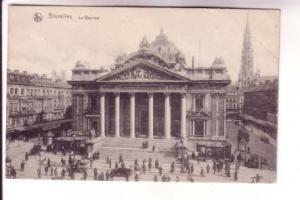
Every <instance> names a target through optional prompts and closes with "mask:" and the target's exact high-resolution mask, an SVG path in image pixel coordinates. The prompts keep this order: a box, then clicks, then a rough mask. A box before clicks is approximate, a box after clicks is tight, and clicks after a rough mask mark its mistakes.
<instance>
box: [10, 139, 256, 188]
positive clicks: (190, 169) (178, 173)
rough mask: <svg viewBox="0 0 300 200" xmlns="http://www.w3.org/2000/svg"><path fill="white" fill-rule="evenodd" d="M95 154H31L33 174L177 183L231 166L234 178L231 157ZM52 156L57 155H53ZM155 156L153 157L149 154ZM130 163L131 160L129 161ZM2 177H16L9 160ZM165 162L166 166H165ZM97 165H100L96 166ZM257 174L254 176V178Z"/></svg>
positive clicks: (226, 174) (228, 172) (224, 173)
mask: <svg viewBox="0 0 300 200" xmlns="http://www.w3.org/2000/svg"><path fill="white" fill-rule="evenodd" d="M148 145H149V144H146V143H143V146H144V147H145V146H148ZM152 152H153V153H154V152H155V146H153V147H152ZM97 153H98V155H97V156H96V157H91V158H90V159H88V160H87V159H85V157H84V156H79V158H78V156H77V158H76V157H75V155H74V154H72V153H69V154H68V155H67V156H66V155H62V156H61V158H60V161H59V162H57V161H56V162H55V161H51V159H50V158H46V157H44V158H43V159H42V158H41V156H40V155H35V156H38V157H39V163H38V166H37V169H36V177H37V178H39V179H41V178H51V179H71V180H74V179H81V180H87V179H93V180H98V181H111V180H114V177H115V176H120V177H124V178H125V180H126V181H129V180H130V179H132V180H134V181H139V180H143V178H144V176H148V178H147V180H149V176H150V177H151V176H152V177H153V179H152V180H153V181H155V182H157V181H161V182H170V181H176V182H179V181H180V178H182V177H185V176H186V180H187V181H190V182H194V181H195V177H206V176H213V175H216V174H217V175H222V176H224V177H232V171H231V170H232V165H235V166H234V167H233V168H234V175H233V180H238V167H239V166H238V165H236V163H234V162H232V160H223V159H217V158H215V159H212V161H209V162H207V161H202V160H200V159H199V156H198V155H197V153H193V154H192V155H188V154H187V153H186V154H184V156H183V157H182V158H181V159H177V158H174V160H173V161H171V162H169V161H168V162H164V160H163V161H162V162H161V161H160V160H158V159H156V158H152V157H151V156H150V157H149V158H148V159H143V160H141V161H139V160H138V158H136V159H134V160H133V161H128V160H126V162H125V159H124V158H123V156H122V154H120V155H119V157H118V158H117V159H112V157H109V156H107V157H106V160H105V158H103V157H102V158H101V156H99V152H97ZM56 156H59V155H58V154H56ZM153 157H155V156H153ZM28 159H29V154H28V153H27V152H26V153H25V155H24V159H22V160H21V162H20V171H24V170H25V169H26V163H27V162H28ZM97 159H98V160H99V159H100V161H101V159H103V160H102V161H104V163H105V164H104V166H103V165H101V166H100V165H98V163H99V162H97V164H95V166H93V165H94V164H93V163H94V162H95V160H97ZM130 162H132V163H130ZM6 163H7V165H6V166H7V167H6V177H7V178H16V177H17V170H16V168H15V167H14V166H13V165H12V164H11V159H10V158H8V157H7V158H6ZM168 165H169V167H168ZM99 167H100V168H99ZM116 169H129V170H130V172H131V173H124V174H115V170H116ZM257 177H258V178H257ZM260 180H261V177H260V176H259V175H257V176H255V177H254V178H253V177H252V182H259V181H260Z"/></svg>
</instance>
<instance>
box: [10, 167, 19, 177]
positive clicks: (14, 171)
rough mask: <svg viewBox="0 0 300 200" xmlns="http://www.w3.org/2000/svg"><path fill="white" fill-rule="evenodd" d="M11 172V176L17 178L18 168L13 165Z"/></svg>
mask: <svg viewBox="0 0 300 200" xmlns="http://www.w3.org/2000/svg"><path fill="white" fill-rule="evenodd" d="M10 174H11V178H13V179H16V178H17V171H16V169H15V168H14V167H13V166H12V167H11V172H10Z"/></svg>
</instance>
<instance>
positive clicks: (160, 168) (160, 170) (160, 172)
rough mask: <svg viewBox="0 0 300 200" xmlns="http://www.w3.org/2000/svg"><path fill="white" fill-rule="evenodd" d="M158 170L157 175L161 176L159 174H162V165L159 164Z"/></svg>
mask: <svg viewBox="0 0 300 200" xmlns="http://www.w3.org/2000/svg"><path fill="white" fill-rule="evenodd" d="M158 170H159V175H160V176H161V175H162V172H163V168H162V166H160V167H159V169H158Z"/></svg>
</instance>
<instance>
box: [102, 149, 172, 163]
mask: <svg viewBox="0 0 300 200" xmlns="http://www.w3.org/2000/svg"><path fill="white" fill-rule="evenodd" d="M97 151H99V153H100V159H106V158H107V157H110V158H111V159H112V161H117V160H118V159H119V155H122V157H123V158H124V160H126V161H132V162H133V161H134V160H135V159H138V161H139V162H142V160H144V159H145V160H148V159H149V158H150V157H151V158H152V159H153V160H155V159H158V160H159V161H161V162H166V163H170V162H172V161H174V160H175V159H176V153H175V152H172V151H164V152H154V153H153V152H152V151H151V150H147V149H116V148H111V147H100V148H98V149H97Z"/></svg>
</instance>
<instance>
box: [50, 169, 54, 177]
mask: <svg viewBox="0 0 300 200" xmlns="http://www.w3.org/2000/svg"><path fill="white" fill-rule="evenodd" d="M53 172H54V169H53V167H50V176H51V177H52V176H53Z"/></svg>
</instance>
